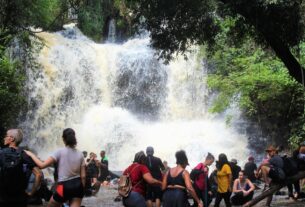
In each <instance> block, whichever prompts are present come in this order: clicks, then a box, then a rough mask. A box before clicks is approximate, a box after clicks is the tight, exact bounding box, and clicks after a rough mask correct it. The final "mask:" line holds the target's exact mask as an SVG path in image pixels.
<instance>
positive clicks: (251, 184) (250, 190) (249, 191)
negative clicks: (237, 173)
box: [246, 179, 255, 194]
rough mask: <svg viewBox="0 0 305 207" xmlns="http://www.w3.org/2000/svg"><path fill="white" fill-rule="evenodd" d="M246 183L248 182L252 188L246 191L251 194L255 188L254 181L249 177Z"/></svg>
mask: <svg viewBox="0 0 305 207" xmlns="http://www.w3.org/2000/svg"><path fill="white" fill-rule="evenodd" d="M246 183H248V185H249V186H250V189H249V190H247V191H246V193H247V194H249V193H251V192H252V191H254V190H255V186H254V185H253V183H252V182H251V181H250V180H249V179H247V180H246Z"/></svg>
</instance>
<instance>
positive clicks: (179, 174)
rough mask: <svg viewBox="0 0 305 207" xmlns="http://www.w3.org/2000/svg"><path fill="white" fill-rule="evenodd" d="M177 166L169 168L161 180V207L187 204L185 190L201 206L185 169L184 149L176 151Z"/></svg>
mask: <svg viewBox="0 0 305 207" xmlns="http://www.w3.org/2000/svg"><path fill="white" fill-rule="evenodd" d="M176 164H177V166H176V167H174V168H171V169H170V170H169V171H167V173H166V174H165V176H164V178H163V182H162V190H164V193H163V205H162V206H163V207H185V206H187V205H188V200H187V190H188V191H189V193H190V194H191V196H192V197H193V198H194V200H195V201H196V202H197V203H198V206H199V207H203V203H202V201H200V199H199V198H198V196H197V195H196V192H195V190H194V188H193V186H192V183H191V178H190V174H189V172H188V171H187V170H185V168H186V166H187V165H188V159H187V156H186V154H185V151H184V150H180V151H178V152H176Z"/></svg>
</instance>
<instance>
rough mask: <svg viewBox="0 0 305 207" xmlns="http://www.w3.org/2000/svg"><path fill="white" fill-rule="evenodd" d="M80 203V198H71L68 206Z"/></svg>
mask: <svg viewBox="0 0 305 207" xmlns="http://www.w3.org/2000/svg"><path fill="white" fill-rule="evenodd" d="M81 204H82V198H73V199H72V200H71V202H70V207H80V205H81Z"/></svg>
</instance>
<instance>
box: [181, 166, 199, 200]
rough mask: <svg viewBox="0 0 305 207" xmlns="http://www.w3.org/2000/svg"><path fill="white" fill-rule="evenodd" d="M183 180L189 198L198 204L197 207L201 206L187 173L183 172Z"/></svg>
mask: <svg viewBox="0 0 305 207" xmlns="http://www.w3.org/2000/svg"><path fill="white" fill-rule="evenodd" d="M182 175H183V178H184V183H185V186H186V188H187V190H188V191H189V193H190V194H191V196H192V197H193V198H194V200H195V201H196V202H197V203H198V204H199V206H201V205H202V203H201V202H200V199H199V198H198V196H197V194H196V192H195V190H194V188H193V186H192V182H191V178H190V174H189V172H188V171H186V170H185V171H184V172H183V174H182Z"/></svg>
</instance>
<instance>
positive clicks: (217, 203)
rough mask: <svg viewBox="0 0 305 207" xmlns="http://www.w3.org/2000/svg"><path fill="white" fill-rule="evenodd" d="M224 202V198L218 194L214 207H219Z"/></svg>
mask: <svg viewBox="0 0 305 207" xmlns="http://www.w3.org/2000/svg"><path fill="white" fill-rule="evenodd" d="M221 200H222V196H221V194H220V193H219V192H217V193H216V198H215V205H214V207H219V204H220V202H221Z"/></svg>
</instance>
